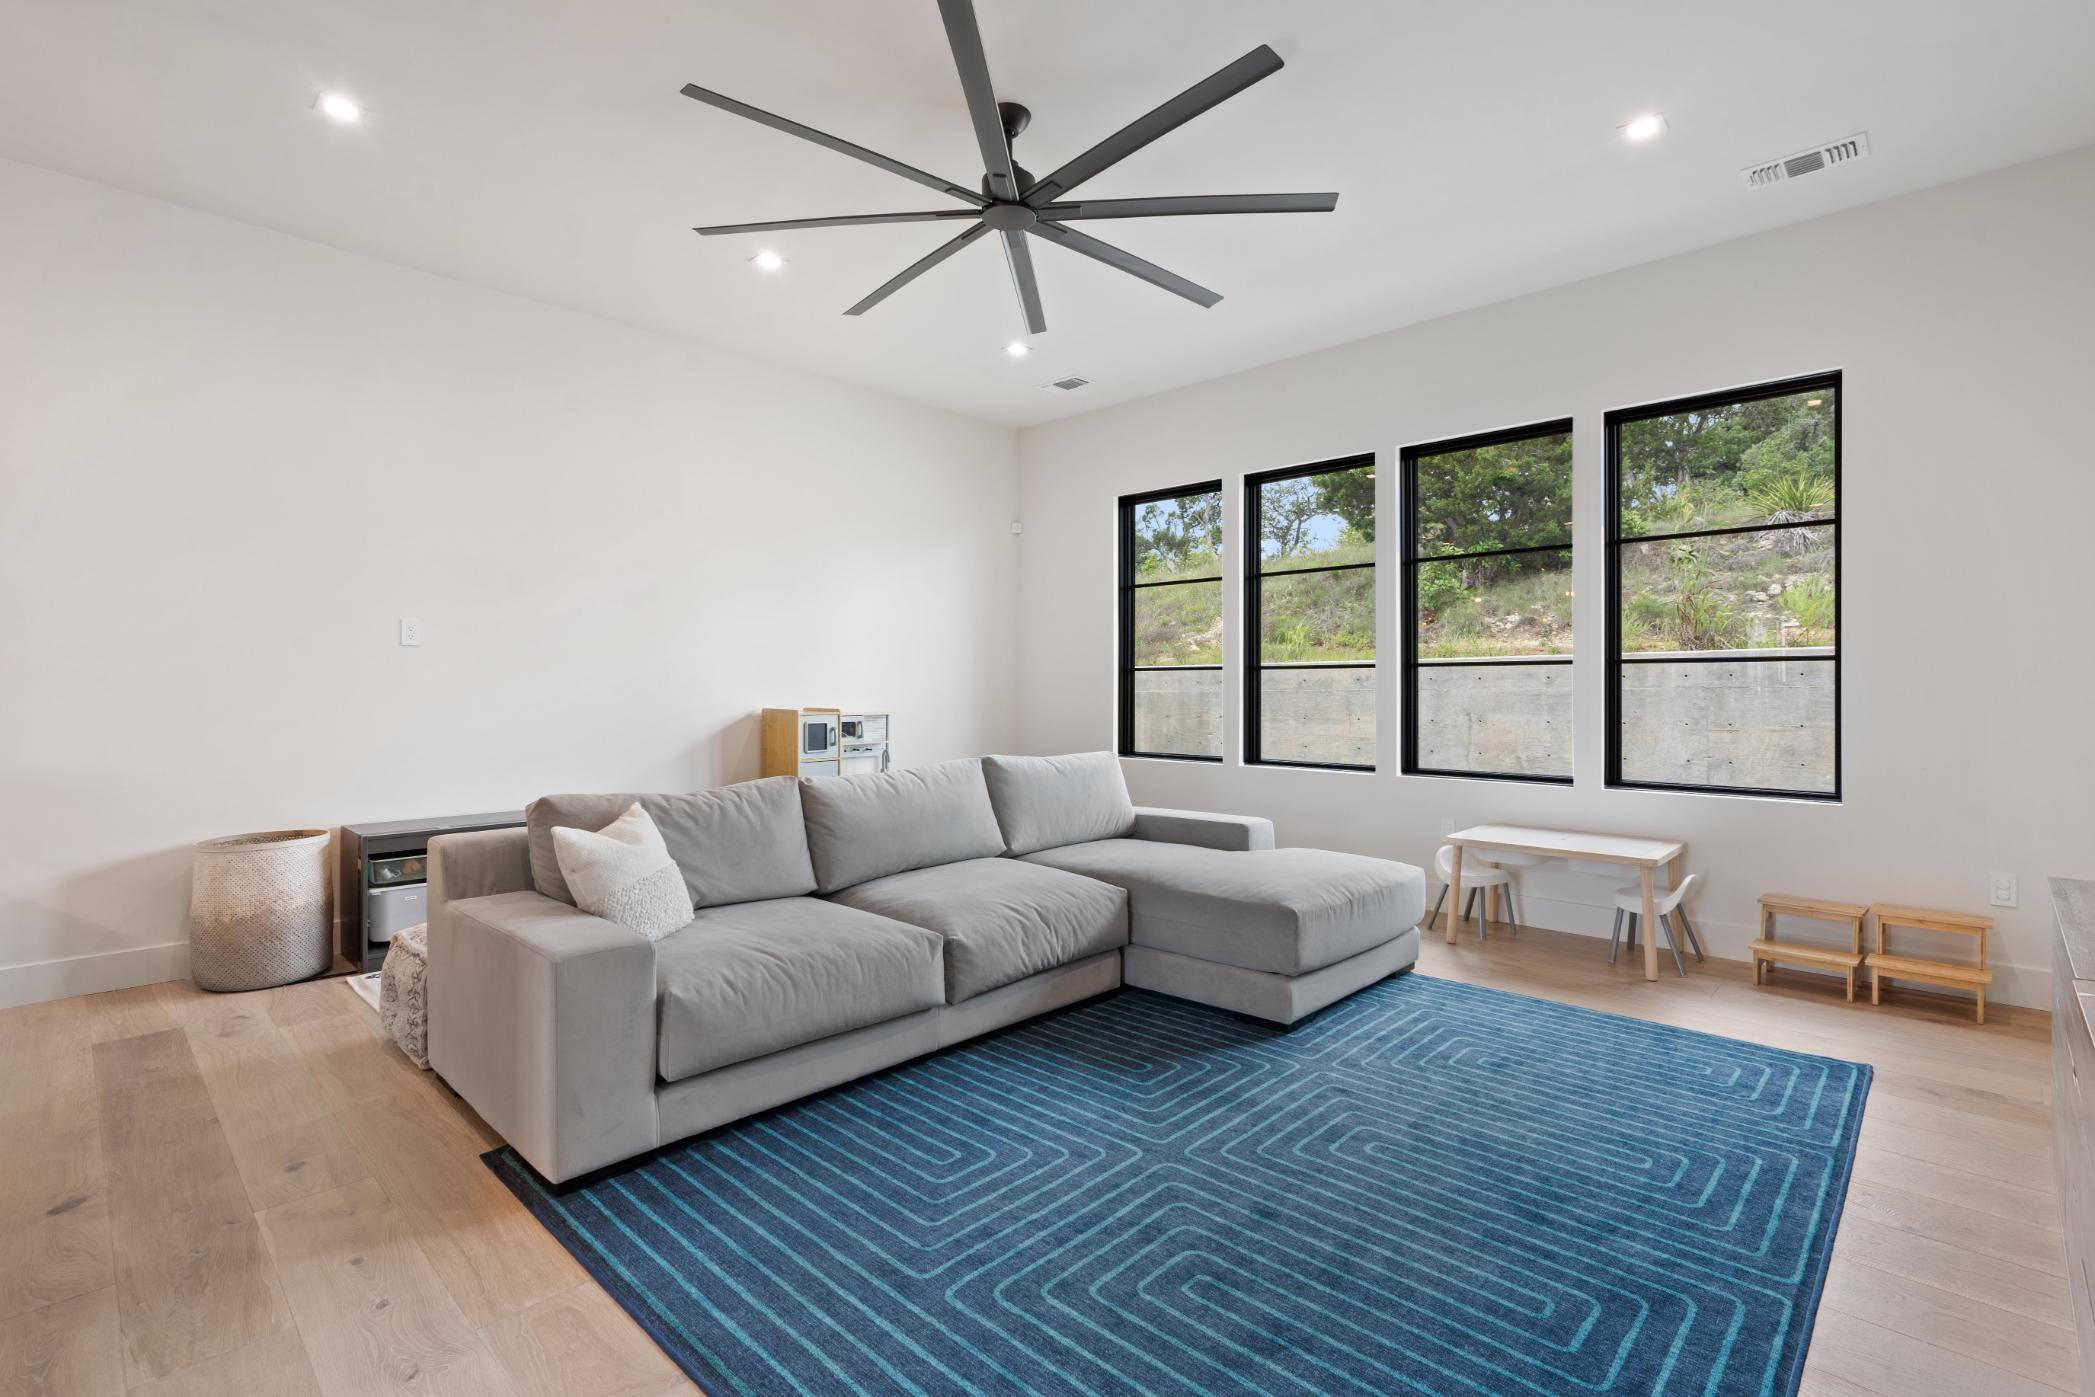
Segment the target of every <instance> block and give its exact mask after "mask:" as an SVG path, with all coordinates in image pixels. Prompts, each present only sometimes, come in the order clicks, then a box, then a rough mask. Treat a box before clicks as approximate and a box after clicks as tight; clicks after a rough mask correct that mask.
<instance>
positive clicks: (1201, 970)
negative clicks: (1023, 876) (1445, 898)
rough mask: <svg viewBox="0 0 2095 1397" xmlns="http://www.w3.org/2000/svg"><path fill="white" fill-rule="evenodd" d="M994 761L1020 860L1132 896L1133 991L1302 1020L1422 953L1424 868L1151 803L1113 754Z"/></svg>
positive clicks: (1255, 823)
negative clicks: (1295, 843)
mask: <svg viewBox="0 0 2095 1397" xmlns="http://www.w3.org/2000/svg"><path fill="white" fill-rule="evenodd" d="M983 765H984V767H985V769H986V771H987V774H988V781H989V791H990V795H991V798H992V800H993V801H994V804H995V808H996V812H997V818H998V819H999V820H1000V821H1001V822H1002V824H1003V828H1004V835H1005V840H1006V844H1007V847H1008V849H1009V852H1010V853H1011V854H1012V855H1014V856H1016V857H1018V858H1019V859H1021V860H1023V861H1025V862H1027V863H1035V864H1041V865H1045V866H1047V867H1050V868H1054V869H1058V870H1061V871H1062V872H1065V873H1074V874H1080V875H1082V876H1084V877H1086V878H1089V879H1092V880H1094V881H1097V882H1102V883H1108V884H1111V885H1112V886H1114V887H1117V888H1121V889H1123V890H1124V891H1125V892H1126V893H1127V895H1128V946H1127V949H1126V951H1125V953H1124V955H1123V958H1122V967H1121V976H1122V979H1123V981H1124V982H1125V983H1127V984H1130V985H1134V986H1137V987H1138V988H1142V989H1152V990H1158V991H1161V992H1162V993H1165V994H1171V995H1176V996H1178V997H1180V998H1182V999H1192V1000H1198V1001H1199V1002H1201V1003H1203V1004H1212V1005H1215V1006H1216V1007H1218V1008H1224V1009H1230V1010H1234V1011H1235V1012H1237V1013H1240V1014H1248V1015H1250V1016H1251V1017H1253V1018H1258V1019H1264V1020H1267V1021H1268V1022H1272V1023H1279V1024H1292V1023H1294V1022H1295V1021H1296V1020H1298V1019H1301V1018H1303V1017H1305V1016H1307V1015H1309V1014H1312V1013H1315V1012H1316V1011H1317V1010H1319V1009H1322V1008H1324V1007H1325V1006H1326V1005H1328V1004H1331V1003H1333V1002H1334V1001H1336V1000H1338V999H1342V998H1344V997H1345V996H1346V995H1349V994H1351V993H1353V992H1354V991H1355V990H1358V989H1361V988H1363V987H1364V986H1367V985H1370V984H1373V983H1374V982H1375V981H1377V980H1380V979H1382V978H1384V977H1385V976H1388V975H1391V974H1394V973H1396V972H1397V971H1399V970H1403V969H1406V968H1408V967H1409V966H1411V965H1412V964H1413V963H1414V962H1416V961H1417V959H1418V921H1419V918H1420V917H1421V916H1423V915H1424V913H1425V910H1426V884H1425V875H1424V874H1423V873H1421V872H1420V871H1419V870H1418V869H1416V868H1414V867H1412V866H1411V865H1409V864H1402V863H1393V862H1391V861H1389V860H1387V859H1376V858H1367V857H1364V856H1362V855H1359V854H1342V853H1333V852H1330V851H1328V850H1323V849H1276V848H1274V847H1273V826H1272V824H1271V823H1270V822H1269V821H1266V820H1260V819H1249V818H1244V817H1240V816H1227V815H1204V814H1199V813H1196V812H1193V811H1185V810H1143V809H1137V808H1136V807H1135V806H1134V805H1133V804H1132V803H1131V802H1130V801H1129V799H1128V795H1127V786H1126V783H1125V781H1124V780H1123V778H1122V776H1121V771H1120V763H1119V761H1118V760H1117V759H1115V758H1114V757H1113V756H1112V755H1111V754H1110V753H1105V752H1094V753H1085V754H1080V755H1075V756H1067V757H985V758H983Z"/></svg>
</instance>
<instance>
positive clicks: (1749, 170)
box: [1739, 131, 1869, 189]
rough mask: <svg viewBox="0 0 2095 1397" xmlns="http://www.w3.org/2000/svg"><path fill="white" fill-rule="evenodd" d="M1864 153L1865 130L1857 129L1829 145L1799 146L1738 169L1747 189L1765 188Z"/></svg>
mask: <svg viewBox="0 0 2095 1397" xmlns="http://www.w3.org/2000/svg"><path fill="white" fill-rule="evenodd" d="M1868 154H1869V132H1867V131H1857V132H1856V133H1855V134H1854V135H1852V136H1849V137H1848V138H1847V139H1846V140H1840V141H1835V142H1833V143H1832V144H1831V145H1823V146H1814V147H1812V148H1811V149H1810V150H1800V151H1798V152H1797V153H1796V154H1795V155H1785V156H1783V157H1782V158H1781V159H1780V160H1769V161H1766V162H1764V163H1762V164H1759V165H1748V166H1747V167H1746V168H1745V169H1744V170H1741V171H1740V172H1739V173H1740V174H1742V175H1744V176H1745V177H1746V187H1747V188H1748V189H1765V188H1767V187H1768V186H1769V185H1771V184H1781V183H1782V182H1783V181H1784V180H1792V179H1796V178H1798V177H1800V176H1802V175H1812V174H1817V173H1818V172H1819V171H1820V170H1830V169H1832V168H1833V167H1834V166H1835V165H1845V164H1847V163H1848V162H1849V161H1851V160H1860V159H1861V158H1862V157H1863V156H1865V155H1868Z"/></svg>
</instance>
